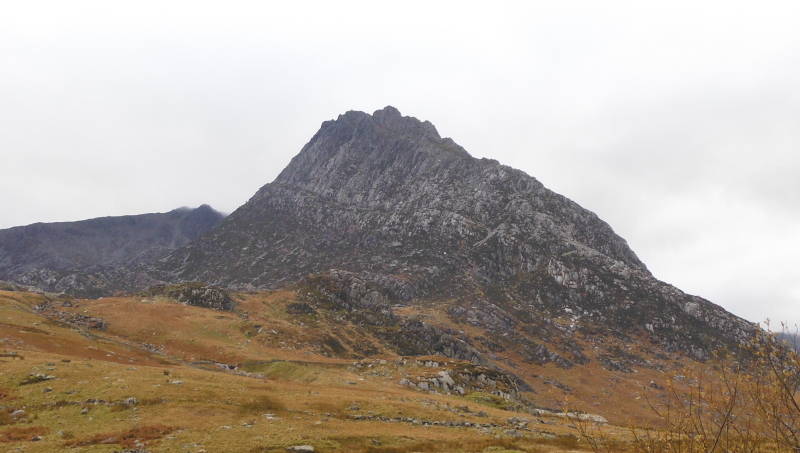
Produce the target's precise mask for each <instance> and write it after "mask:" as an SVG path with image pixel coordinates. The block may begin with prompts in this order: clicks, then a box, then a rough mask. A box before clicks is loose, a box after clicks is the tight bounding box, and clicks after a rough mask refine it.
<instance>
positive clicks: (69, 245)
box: [0, 205, 224, 295]
mask: <svg viewBox="0 0 800 453" xmlns="http://www.w3.org/2000/svg"><path fill="white" fill-rule="evenodd" d="M223 217H224V216H223V215H222V214H221V213H219V212H217V211H215V210H214V209H212V208H211V207H210V206H208V205H202V206H200V207H199V208H196V209H190V208H179V209H175V210H173V211H170V212H167V213H157V214H142V215H131V216H121V217H103V218H97V219H90V220H83V221H79V222H58V223H35V224H33V225H27V226H22V227H15V228H9V229H5V230H0V280H11V281H14V282H16V283H21V284H25V285H30V286H34V287H37V288H40V289H44V290H47V291H53V292H62V291H68V292H71V293H73V294H82V295H104V294H107V293H109V292H111V291H114V290H120V289H133V288H136V287H141V286H146V285H149V284H154V283H157V282H155V281H153V280H151V279H150V278H149V277H147V276H146V275H144V274H138V273H134V272H132V271H130V269H131V268H132V267H134V266H135V265H136V264H137V263H141V262H147V261H150V260H152V259H153V258H155V257H159V256H162V255H164V254H165V253H167V252H168V251H170V250H173V249H175V248H178V247H180V246H183V245H185V244H187V243H188V242H189V241H190V240H192V239H195V238H197V237H198V236H200V235H202V234H203V233H205V232H206V231H208V230H210V229H211V228H213V227H214V226H215V225H217V224H218V223H219V222H220V221H221V220H222V219H223Z"/></svg>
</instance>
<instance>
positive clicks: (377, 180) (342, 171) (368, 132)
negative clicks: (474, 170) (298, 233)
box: [274, 107, 470, 207]
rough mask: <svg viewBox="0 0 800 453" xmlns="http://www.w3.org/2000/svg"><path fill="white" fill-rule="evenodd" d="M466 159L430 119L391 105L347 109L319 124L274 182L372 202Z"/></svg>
mask: <svg viewBox="0 0 800 453" xmlns="http://www.w3.org/2000/svg"><path fill="white" fill-rule="evenodd" d="M469 158H470V156H469V154H468V153H467V152H466V151H465V150H464V149H463V148H461V147H460V146H458V145H457V144H455V142H453V141H452V140H450V139H443V138H441V137H440V136H439V133H438V132H437V131H436V128H435V127H434V126H433V124H431V123H430V122H428V121H425V122H423V121H420V120H418V119H416V118H413V117H408V116H402V115H401V114H400V112H399V111H398V110H397V109H396V108H394V107H386V108H384V109H382V110H378V111H376V112H375V113H373V114H372V115H369V114H367V113H364V112H355V111H350V112H347V113H345V114H344V115H339V118H338V119H337V120H335V121H326V122H325V123H323V124H322V127H321V128H320V130H319V132H317V134H316V135H314V137H313V138H312V139H311V141H310V142H309V143H308V144H307V145H306V146H304V147H303V149H302V150H301V151H300V153H299V154H298V155H297V156H296V157H295V158H294V159H292V161H291V163H290V164H289V165H288V166H287V167H286V169H284V170H283V172H281V174H280V175H279V176H278V178H277V179H276V180H275V182H274V184H283V185H287V186H292V187H295V188H298V189H301V190H304V191H309V192H313V193H316V194H318V195H321V196H324V197H328V198H334V199H336V200H337V202H339V203H356V204H364V205H365V206H368V207H376V206H378V205H379V204H380V203H381V202H384V201H386V199H387V198H391V197H392V196H393V195H395V194H397V189H398V186H399V185H405V184H413V183H414V179H415V178H416V177H418V176H425V175H427V176H430V175H432V174H433V173H435V172H436V171H437V170H440V169H442V168H447V167H449V166H450V165H452V163H453V162H455V161H458V160H463V159H469ZM364 195H366V197H365V196H364Z"/></svg>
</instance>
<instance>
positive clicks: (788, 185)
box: [0, 0, 800, 324]
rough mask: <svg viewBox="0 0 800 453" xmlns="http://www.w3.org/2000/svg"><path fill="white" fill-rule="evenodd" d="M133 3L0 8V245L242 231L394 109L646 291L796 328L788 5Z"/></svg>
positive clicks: (799, 284) (795, 167)
mask: <svg viewBox="0 0 800 453" xmlns="http://www.w3.org/2000/svg"><path fill="white" fill-rule="evenodd" d="M122 3H123V2H107V1H100V2H80V1H70V2H63V1H59V2H36V1H26V2H10V1H9V2H2V3H0V159H1V160H0V162H1V163H2V167H0V168H2V170H3V171H2V177H1V178H0V212H2V215H0V228H8V227H12V226H17V225H26V224H30V223H35V222H55V221H71V220H82V219H87V218H93V217H101V216H107V215H125V214H139V213H147V212H165V211H169V210H171V209H174V208H177V207H180V206H191V207H196V206H198V205H200V204H203V203H208V204H210V205H211V206H213V207H214V208H216V209H218V210H221V211H223V212H231V211H233V210H234V209H236V208H237V207H238V206H239V205H241V204H242V203H244V202H245V201H246V200H247V199H248V198H249V197H250V196H251V195H253V193H255V191H256V190H257V189H258V188H259V187H261V186H262V185H263V184H265V183H268V182H270V181H272V180H273V179H274V178H275V176H277V174H278V173H279V172H280V170H281V169H282V168H283V167H284V166H285V165H286V164H287V163H288V162H289V160H290V159H291V158H292V157H293V156H294V155H295V154H297V153H298V152H299V151H300V149H301V147H302V146H303V145H304V144H305V143H306V142H307V141H308V140H309V139H310V138H311V137H312V135H313V134H314V133H315V132H316V131H317V129H318V128H319V126H320V124H321V123H322V122H323V121H326V120H329V119H335V118H336V117H337V116H338V115H339V114H341V113H344V112H345V111H347V110H362V111H367V112H372V111H374V110H377V109H380V108H383V107H384V106H386V105H393V106H395V107H397V108H398V109H399V110H400V111H401V112H402V113H403V114H404V115H409V116H415V117H417V118H419V119H421V120H429V121H431V122H432V123H433V124H434V125H436V127H437V128H438V130H439V132H440V134H441V135H442V136H449V137H452V138H453V139H454V140H455V141H456V142H457V143H459V144H460V145H462V146H463V147H464V148H466V149H467V151H469V152H470V153H471V154H472V155H473V156H476V157H490V158H494V159H497V160H499V161H500V162H502V163H504V164H507V165H511V166H513V167H517V168H520V169H522V170H524V171H526V172H527V173H528V174H530V175H532V176H534V177H536V178H537V179H539V180H540V181H542V182H543V183H544V184H545V185H546V186H547V187H549V188H551V189H553V190H555V191H556V192H559V193H561V194H563V195H565V196H567V197H569V198H571V199H573V200H575V201H576V202H578V203H580V204H581V205H582V206H584V207H585V208H587V209H590V210H592V211H594V212H596V213H597V214H598V215H599V216H600V217H601V218H603V219H604V220H606V221H607V222H608V223H609V224H610V225H611V226H612V227H613V228H614V230H615V231H616V232H617V233H619V234H620V235H621V236H622V237H624V238H625V239H627V240H628V242H629V244H630V245H631V247H632V248H633V250H634V251H635V252H636V253H637V254H638V255H639V257H640V258H641V259H642V260H643V261H644V262H645V263H646V264H647V265H648V267H649V268H650V270H651V271H652V272H653V274H654V275H655V276H656V277H657V278H659V279H661V280H664V281H666V282H668V283H672V284H674V285H675V286H677V287H679V288H681V289H683V290H684V291H686V292H688V293H692V294H697V295H700V296H702V297H705V298H707V299H709V300H711V301H713V302H716V303H718V304H720V305H722V306H723V307H725V308H727V309H728V310H730V311H732V312H733V313H735V314H737V315H740V316H743V317H745V318H747V319H749V320H751V321H763V320H764V319H765V318H767V317H769V318H771V319H772V320H773V322H778V321H781V320H785V321H789V322H790V323H792V324H795V323H797V324H800V265H798V255H799V254H800V253H799V252H800V209H798V208H800V83H799V82H798V81H800V26H799V25H798V24H800V3H798V2H796V1H784V2H764V1H761V2H736V1H718V2H711V1H709V2H698V1H691V2H681V1H668V2H667V1H664V2H641V1H632V2H609V1H603V2H598V1H586V2H570V1H561V0H559V1H552V0H549V1H542V2H522V1H520V2H507V3H502V2H496V1H494V2H483V3H477V2H465V1H458V2H432V1H424V2H413V1H403V2H394V3H391V4H390V3H389V2H375V1H370V2H343V1H336V2H331V1H327V2H273V4H272V5H269V6H265V5H263V4H262V3H265V2H259V4H258V5H257V6H256V4H255V3H256V2H253V3H241V2H240V3H237V2H224V4H223V2H217V3H211V2H198V1H192V2H188V1H187V2H165V1H158V2H146V1H136V2H127V6H120V4H122ZM289 3H291V5H290V4H289ZM656 3H658V4H659V5H655V4H656Z"/></svg>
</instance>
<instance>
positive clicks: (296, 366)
mask: <svg viewBox="0 0 800 453" xmlns="http://www.w3.org/2000/svg"><path fill="white" fill-rule="evenodd" d="M237 298H238V299H239V309H240V311H239V312H237V313H222V312H217V311H213V310H209V309H203V308H196V307H190V306H184V305H181V304H179V303H177V302H174V301H172V300H169V299H162V298H155V299H142V298H132V297H127V298H107V299H99V300H72V301H71V303H72V307H62V306H61V302H62V301H61V300H58V299H53V302H54V304H55V306H56V307H57V309H58V310H60V311H62V312H65V313H76V314H83V315H87V316H96V317H102V318H104V319H105V320H106V321H107V322H108V323H109V324H108V325H109V327H108V329H107V330H105V331H103V332H100V331H96V330H85V329H78V328H75V327H74V326H72V325H69V324H66V323H63V322H59V321H57V320H54V319H52V318H46V317H43V316H41V315H39V314H37V313H36V312H35V310H34V309H33V307H34V306H36V305H37V304H40V303H42V302H43V301H45V300H46V296H43V295H38V294H31V293H23V292H0V342H1V343H0V344H2V346H0V348H2V349H3V350H5V351H6V352H16V353H18V354H19V355H21V356H24V360H22V359H19V358H14V357H0V389H2V390H1V391H0V406H2V407H3V408H4V409H3V410H2V411H0V421H3V420H5V421H4V422H3V423H6V424H5V425H3V426H0V440H3V436H4V434H3V433H6V434H5V437H6V438H8V437H9V436H12V435H13V434H14V433H18V434H19V436H20V437H21V438H22V440H19V441H15V442H10V443H0V450H13V449H15V448H17V447H19V446H24V450H25V451H31V452H34V451H43V452H44V451H54V450H59V449H64V450H67V449H69V448H70V447H69V446H68V443H70V442H72V443H73V444H75V443H78V444H79V443H80V442H82V441H86V442H90V443H93V444H92V445H86V446H79V447H77V448H78V450H77V451H97V452H103V451H108V452H111V451H119V450H121V449H122V448H121V447H122V446H124V445H126V444H125V442H126V441H125V440H124V438H125V434H126V432H128V433H129V434H131V435H132V438H131V439H129V440H128V441H127V446H128V447H133V445H134V444H135V441H136V440H137V439H138V440H139V441H141V443H143V444H144V445H145V447H144V448H147V449H150V450H151V451H176V452H177V451H180V452H185V451H192V452H197V451H202V450H205V451H208V452H216V451H237V452H238V451H242V452H248V451H262V450H264V451H270V449H275V451H283V450H284V449H285V448H286V447H287V446H289V445H298V444H310V445H313V446H314V447H315V448H316V449H317V451H367V449H368V448H379V449H378V450H376V451H380V448H383V449H386V448H387V447H397V448H400V450H394V451H417V450H418V451H425V450H428V451H431V448H434V447H433V446H432V445H444V446H445V447H443V448H446V449H447V451H484V450H486V449H487V448H489V450H487V451H503V448H501V446H500V445H499V444H503V443H504V444H505V445H506V447H510V446H511V445H512V444H511V442H512V441H513V442H516V443H515V444H514V445H515V448H517V449H519V450H520V451H566V449H567V447H568V446H569V445H570V444H571V443H573V442H574V438H573V437H567V436H570V435H575V434H577V431H576V430H575V429H574V427H570V426H569V424H570V423H569V422H568V421H566V420H564V419H563V418H557V417H532V416H530V415H525V414H515V413H513V412H508V411H504V410H501V409H498V408H497V407H495V406H496V404H493V400H492V399H491V398H481V396H480V395H477V394H473V395H468V396H467V397H463V398H461V397H457V396H446V395H437V394H431V393H427V392H422V391H418V390H412V389H409V388H406V387H402V386H400V385H398V384H397V382H398V380H399V379H401V378H402V377H404V376H406V375H413V374H415V373H417V374H419V373H421V372H422V371H424V370H420V369H418V367H416V366H414V365H408V366H400V367H398V366H395V365H394V362H393V359H394V357H393V356H391V353H390V351H384V352H385V354H383V355H382V356H381V357H383V358H385V359H387V363H386V364H384V365H381V364H380V362H377V361H374V360H373V359H372V358H370V360H369V361H368V362H365V365H364V366H363V367H355V366H353V363H354V359H352V358H349V359H336V358H330V357H327V356H325V355H323V353H325V352H326V351H327V350H326V347H325V343H324V340H325V339H328V338H330V337H334V338H336V339H337V340H339V341H340V344H341V345H344V347H345V349H346V351H344V352H343V353H342V354H340V355H348V354H351V353H353V348H352V347H351V346H350V345H357V344H358V343H359V342H362V341H374V339H372V340H371V339H370V338H367V337H366V336H365V334H363V333H360V332H359V331H358V329H356V328H355V327H354V326H352V325H349V324H347V323H345V322H339V321H336V320H335V319H333V318H330V317H326V315H325V314H324V313H320V314H318V315H317V316H314V317H309V316H306V317H302V316H301V317H293V316H292V315H288V314H287V313H286V305H287V304H289V303H291V302H293V301H294V293H291V292H273V293H259V294H246V295H244V294H241V295H237ZM415 315H418V316H421V317H424V318H427V319H429V320H431V321H435V322H442V323H446V322H447V320H446V319H444V317H442V316H440V315H439V314H438V313H437V312H436V310H435V308H428V309H420V310H417V313H415ZM460 328H464V329H466V328H468V327H465V326H460ZM154 351H155V352H154ZM340 352H342V351H340ZM506 354H507V355H508V356H509V357H512V356H513V351H509V352H507V353H506ZM501 358H502V357H501ZM512 358H513V357H512ZM218 364H235V365H239V368H238V370H236V371H234V370H222V369H221V367H220V366H219V365H218ZM576 371H577V372H576ZM514 372H515V373H517V374H518V375H520V376H521V377H523V378H524V379H525V380H526V381H527V382H529V383H530V384H531V385H532V386H533V387H534V388H535V390H536V393H528V394H526V396H527V397H528V398H530V399H531V400H533V401H535V402H536V403H537V404H540V405H542V406H551V407H552V406H553V405H554V404H556V403H555V401H556V400H560V401H564V400H567V399H569V400H573V401H585V402H586V405H585V407H584V409H585V410H586V411H588V412H593V413H599V414H602V415H604V416H606V417H608V418H609V419H610V420H611V421H612V422H614V423H618V424H622V423H623V422H624V420H626V419H627V420H631V419H641V418H642V417H644V416H645V414H646V413H647V410H646V404H645V402H644V399H643V398H641V397H642V396H643V394H645V393H646V392H648V391H649V390H648V387H647V385H646V384H647V383H648V382H649V381H650V380H651V379H654V380H656V381H659V380H662V379H663V375H659V372H658V371H654V370H644V371H641V372H639V373H636V374H634V375H633V376H631V375H630V374H628V375H626V374H621V373H612V372H609V371H606V370H603V369H602V368H601V367H599V365H597V361H593V362H592V363H590V364H589V365H587V366H583V367H577V368H575V369H573V370H561V369H558V368H555V367H553V366H545V367H536V366H527V367H524V369H523V367H519V368H517V369H515V370H514ZM30 373H42V374H48V375H52V376H55V377H56V379H53V380H47V381H43V382H38V383H33V384H28V385H20V382H21V381H22V380H23V379H25V378H27V377H28V376H29V375H30ZM552 379H555V380H557V381H559V382H561V383H563V384H564V385H566V386H568V387H571V388H572V389H574V390H572V391H566V392H565V391H563V390H561V389H558V388H556V387H554V386H553V384H552ZM177 382H180V383H177ZM47 389H51V390H47ZM130 397H135V398H136V399H137V400H138V401H139V402H138V404H136V405H130V406H126V405H124V404H118V403H119V402H121V401H123V400H125V399H127V398H130ZM637 398H638V399H637ZM91 400H102V401H101V402H100V403H95V404H92V403H87V401H91ZM356 406H357V409H356ZM464 406H468V408H469V410H467V409H466V408H464ZM23 408H24V410H25V411H26V413H25V415H24V416H23V417H17V420H16V423H14V421H15V420H14V419H13V418H10V415H9V414H10V412H11V411H12V410H15V409H23ZM86 409H88V411H86ZM82 411H84V412H86V413H84V414H81V412H82ZM478 411H484V412H485V413H486V416H479V415H478V414H477V412H478ZM264 414H274V415H275V417H274V418H275V419H270V418H269V417H266V416H264ZM355 415H361V416H363V417H368V416H370V415H372V416H382V417H385V418H395V417H403V418H409V417H413V418H415V419H421V420H428V421H432V420H439V421H453V422H459V421H467V422H470V423H482V424H490V423H493V424H495V425H497V426H496V427H493V428H488V429H485V430H483V431H481V430H480V429H479V428H476V427H442V426H423V425H421V424H413V423H408V422H405V421H403V422H385V421H378V420H373V421H369V420H356V419H354V416H355ZM515 415H516V416H523V417H527V418H529V419H530V420H532V423H531V424H530V425H529V427H530V428H533V429H534V430H533V431H525V432H524V433H525V435H526V437H525V438H523V439H521V440H514V438H513V437H512V436H510V435H509V434H508V433H506V431H507V430H509V429H512V428H513V427H512V426H510V425H509V424H508V422H507V419H508V418H509V417H511V416H515ZM37 427H40V428H37ZM147 427H156V428H158V429H154V430H151V431H154V432H155V431H159V430H160V431H159V432H155V434H153V436H152V437H155V438H154V439H152V440H149V441H148V440H146V438H147V437H148V434H147V432H146V430H145V429H144V428H147ZM137 428H139V429H140V430H139V431H133V432H131V431H130V430H132V429H137ZM26 430H27V431H26ZM612 431H613V429H612ZM37 434H40V435H41V437H42V438H41V440H39V441H35V442H32V441H30V438H32V437H33V436H34V435H37ZM552 435H556V436H557V437H556V439H548V437H553V436H552ZM112 438H113V439H112ZM110 439H111V440H110ZM102 441H107V442H108V443H105V444H104V443H98V442H102ZM425 441H431V442H433V444H431V445H427V446H426V445H422V444H419V443H420V442H425ZM378 442H379V443H380V444H381V445H382V446H383V447H375V446H376V445H377V443H378ZM492 444H498V445H495V446H492ZM411 445H416V447H415V448H410V446H411ZM401 447H402V448H401ZM405 447H409V448H405ZM386 451H389V450H386Z"/></svg>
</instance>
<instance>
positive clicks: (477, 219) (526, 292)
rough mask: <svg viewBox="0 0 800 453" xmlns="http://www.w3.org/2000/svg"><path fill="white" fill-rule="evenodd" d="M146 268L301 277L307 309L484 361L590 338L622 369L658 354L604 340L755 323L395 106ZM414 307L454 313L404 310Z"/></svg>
mask: <svg viewBox="0 0 800 453" xmlns="http://www.w3.org/2000/svg"><path fill="white" fill-rule="evenodd" d="M148 275H149V276H150V277H151V278H153V279H156V280H160V281H164V282H182V281H205V282H208V283H210V284H213V285H217V286H222V287H228V288H233V289H267V288H269V289H277V288H281V287H284V286H286V285H289V284H296V286H295V287H296V288H298V289H297V290H298V291H299V292H300V293H302V294H304V295H305V296H304V297H307V298H308V301H307V307H308V310H312V311H308V310H306V309H305V308H304V310H306V311H308V313H312V312H313V310H317V309H321V308H324V307H328V308H330V307H333V308H334V309H336V310H343V311H344V312H345V313H349V315H348V316H351V318H352V319H351V321H353V322H355V323H358V324H359V325H368V326H374V328H375V329H377V330H376V332H378V333H379V334H380V335H379V336H380V337H381V338H383V339H384V340H386V341H387V342H388V343H389V344H392V345H394V346H393V347H394V348H396V350H397V351H398V352H400V353H403V354H412V353H413V354H442V355H446V356H449V357H455V358H466V359H467V360H472V361H474V362H479V363H483V362H485V361H487V360H488V359H487V357H488V358H491V357H492V356H493V354H494V353H499V352H501V351H505V350H513V351H515V353H516V354H518V355H519V359H520V360H522V361H523V362H530V363H539V364H543V363H547V362H554V363H556V364H557V365H559V366H563V367H570V366H573V365H574V364H576V363H577V364H581V363H586V362H588V361H589V360H590V359H589V358H588V357H587V356H586V355H585V354H584V352H583V347H582V346H580V345H581V344H583V345H586V344H592V345H595V347H598V348H600V349H599V350H600V351H601V352H600V353H599V355H597V357H599V359H598V360H600V361H601V362H602V363H603V364H604V366H606V367H609V368H612V369H618V370H622V371H625V370H630V369H632V368H633V367H634V366H648V365H647V363H650V362H649V361H648V360H646V359H643V358H642V357H639V356H636V355H635V354H628V355H625V354H620V353H619V351H617V352H614V353H613V354H612V353H611V352H609V354H607V355H604V353H603V352H602V351H603V349H602V347H600V346H598V345H600V344H601V343H602V341H601V340H599V338H602V337H605V336H609V335H612V336H616V337H617V338H619V339H622V340H624V341H635V340H636V339H640V340H643V341H644V340H647V341H646V344H651V345H655V347H656V348H655V349H657V350H658V351H666V352H670V351H675V352H677V351H683V352H686V353H689V354H691V355H693V356H694V357H696V358H698V359H702V358H704V357H706V356H707V355H708V353H709V351H711V350H712V349H714V348H716V347H718V346H723V345H726V344H727V345H730V344H736V343H738V341H739V340H741V339H743V338H744V337H746V336H747V335H749V333H750V332H751V331H752V329H753V326H752V325H751V324H750V323H748V322H746V321H744V320H742V319H740V318H737V317H735V316H733V315H731V314H730V313H728V312H726V311H725V310H723V309H722V308H720V307H718V306H716V305H714V304H712V303H710V302H708V301H706V300H704V299H701V298H699V297H695V296H690V295H686V294H684V293H683V292H681V291H680V290H678V289H677V288H674V287H672V286H670V285H668V284H665V283H663V282H660V281H658V280H657V279H655V278H654V277H653V276H652V275H651V274H650V272H649V271H648V270H647V268H646V266H645V265H644V264H643V263H642V262H641V261H640V260H639V259H638V258H637V256H636V254H635V253H634V252H633V251H632V250H631V249H630V248H629V247H628V245H627V243H626V242H625V240H624V239H622V238H621V237H619V236H617V235H616V234H615V233H614V231H613V230H612V229H611V227H609V226H608V224H606V223H605V222H603V221H602V220H600V219H599V218H598V217H597V216H596V215H595V214H594V213H592V212H590V211H588V210H586V209H584V208H582V207H580V206H579V205H577V204H576V203H574V202H572V201H570V200H568V199H567V198H565V197H563V196H561V195H558V194H556V193H554V192H552V191H550V190H548V189H546V188H545V187H544V186H543V185H542V184H541V183H540V182H539V181H537V180H536V179H535V178H533V177H531V176H529V175H527V174H525V173H524V172H522V171H519V170H516V169H513V168H510V167H507V166H504V165H501V164H499V163H498V162H497V161H494V160H487V159H475V158H473V157H471V156H470V155H469V154H468V153H467V152H466V151H465V150H464V149H463V148H461V147H460V146H459V145H457V144H456V143H455V142H454V141H453V140H451V139H449V138H441V137H440V136H439V134H438V132H437V131H436V128H435V127H434V126H433V125H432V124H431V123H429V122H421V121H419V120H417V119H415V118H411V117H403V116H401V114H400V112H398V111H397V110H396V109H395V108H393V107H386V108H385V109H383V110H379V111H377V112H375V113H374V114H373V115H369V114H366V113H363V112H353V111H351V112H347V113H346V114H344V115H340V116H339V118H338V119H337V120H335V121H328V122H325V123H323V124H322V127H321V128H320V130H319V132H317V134H316V135H315V136H314V137H313V138H312V139H311V141H310V142H309V143H308V144H307V145H306V146H305V147H303V149H302V151H301V152H300V154H298V155H297V156H296V157H295V158H294V159H293V160H292V161H291V163H290V164H289V166H288V167H286V168H285V169H284V170H283V172H282V173H281V174H280V175H279V176H278V177H277V178H276V179H275V181H274V182H272V183H270V184H267V185H265V186H264V187H262V188H261V189H260V190H259V191H258V192H257V193H256V194H255V195H254V196H253V197H252V198H251V199H250V200H249V201H248V202H247V203H246V204H245V205H243V206H242V207H240V208H239V209H237V210H236V211H235V212H234V213H233V214H231V215H230V216H228V217H227V218H225V219H224V220H223V221H222V222H220V224H219V225H218V226H217V227H216V228H214V229H213V230H211V231H209V232H208V233H207V234H205V235H203V236H201V237H199V238H197V239H195V240H193V241H191V242H189V243H188V244H186V245H185V246H183V247H180V248H178V249H176V250H174V251H173V252H171V253H170V254H169V255H167V256H165V257H164V258H162V259H160V260H158V261H156V262H155V263H154V265H153V267H151V268H150V269H149V271H148ZM297 282H299V283H297ZM410 305H413V306H416V307H422V306H425V307H436V310H438V312H440V313H441V314H442V315H443V316H445V318H446V320H447V321H446V322H440V323H438V324H437V323H433V322H426V321H424V320H423V319H421V318H419V317H414V316H410V317H409V316H398V315H397V314H396V313H395V311H398V310H402V307H403V306H410ZM301 311H302V310H301ZM456 325H463V326H471V327H474V328H477V329H479V332H483V334H481V335H477V336H476V335H472V336H469V335H467V334H465V333H464V330H463V329H462V330H458V329H454V328H453V327H452V326H456ZM448 326H450V327H448ZM576 335H580V336H581V338H583V339H584V340H585V341H588V342H589V343H586V342H576V341H574V339H575V338H576V337H575V336H576ZM593 339H598V340H597V341H598V342H600V343H597V342H595V341H594V340H593ZM637 341H638V340H637ZM545 343H546V344H545ZM593 355H594V354H593ZM606 362H608V363H606Z"/></svg>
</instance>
